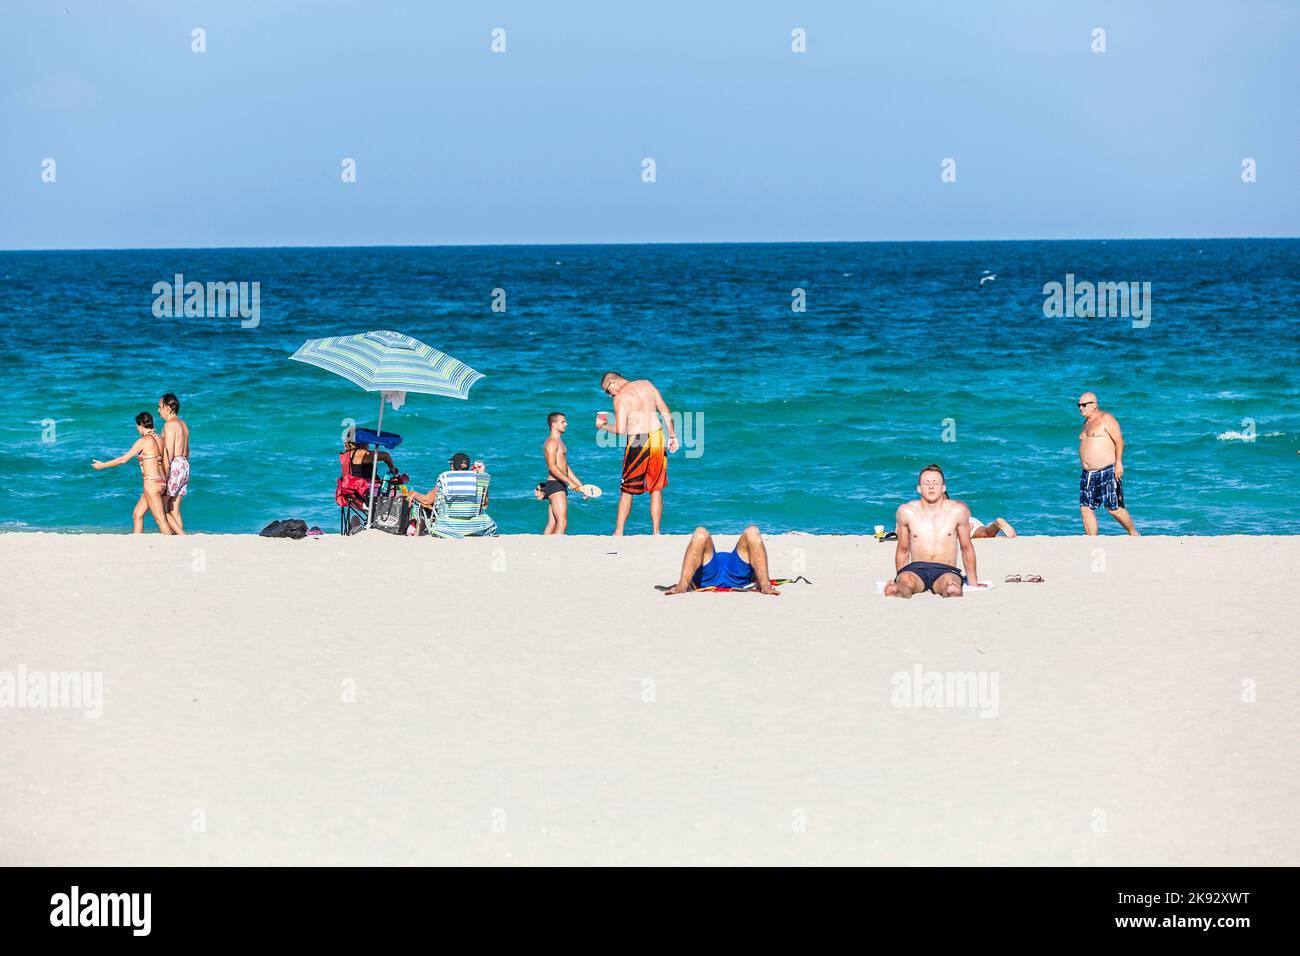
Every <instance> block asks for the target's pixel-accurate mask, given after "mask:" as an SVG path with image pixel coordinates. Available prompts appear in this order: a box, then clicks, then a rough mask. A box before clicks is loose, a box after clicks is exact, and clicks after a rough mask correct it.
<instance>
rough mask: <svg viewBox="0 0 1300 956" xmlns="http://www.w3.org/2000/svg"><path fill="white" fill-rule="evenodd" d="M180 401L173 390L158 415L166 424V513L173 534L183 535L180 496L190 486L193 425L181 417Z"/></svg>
mask: <svg viewBox="0 0 1300 956" xmlns="http://www.w3.org/2000/svg"><path fill="white" fill-rule="evenodd" d="M180 411H181V401H180V399H179V398H177V397H176V396H175V395H173V394H172V393H171V392H168V393H167V394H166V395H164V396H163V397H162V398H160V399H158V414H159V415H161V416H162V419H163V421H164V422H166V423H167V424H165V425H163V433H162V446H163V449H162V451H163V461H162V465H163V474H165V475H166V476H167V487H166V488H165V489H164V490H163V512H164V513H165V514H166V515H167V523H168V524H169V525H171V529H172V532H173V533H174V534H184V533H185V525H184V524H183V523H182V522H181V499H182V498H184V497H185V494H186V492H187V491H188V490H189V486H190V426H189V425H186V424H185V419H183V418H181V417H180Z"/></svg>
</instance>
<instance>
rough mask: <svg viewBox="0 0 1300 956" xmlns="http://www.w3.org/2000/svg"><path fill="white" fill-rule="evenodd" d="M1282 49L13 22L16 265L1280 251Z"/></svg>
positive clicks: (757, 19)
mask: <svg viewBox="0 0 1300 956" xmlns="http://www.w3.org/2000/svg"><path fill="white" fill-rule="evenodd" d="M64 9H67V10H68V13H63V12H62V11H63V10H64ZM194 27H203V28H204V29H205V30H206V31H207V52H206V53H203V54H197V53H193V52H191V49H190V47H191V30H192V28H194ZM494 27H502V28H504V29H505V30H506V31H507V33H506V38H507V40H506V42H507V52H506V53H504V54H493V53H491V52H490V49H489V43H490V32H491V30H492V29H493V28H494ZM795 27H802V28H804V29H806V30H807V36H808V52H807V53H805V54H795V53H792V52H791V50H790V31H791V30H792V29H793V28H795ZM1094 27H1103V28H1104V29H1105V30H1106V42H1107V50H1106V52H1105V53H1102V54H1098V53H1094V52H1092V50H1091V36H1090V34H1091V31H1092V29H1093V28H1094ZM1297 50H1300V3H1294V2H1289V0H1288V2H1268V0H1252V2H1239V3H1218V2H1203V3H1197V2H1183V3H1177V2H1144V3H1128V2H1124V3H1064V2H1059V3H1056V2H1054V3H1044V2H1038V0H1026V2H988V3H979V2H974V0H960V2H956V0H952V2H942V3H926V2H908V3H902V4H885V3H870V4H868V3H865V2H849V0H838V2H817V0H804V2H786V3H776V2H744V3H742V2H738V0H737V2H714V3H705V2H698V0H697V2H678V0H656V2H655V3H650V4H616V3H609V2H604V3H598V2H585V0H581V2H580V0H566V2H563V3H560V2H556V3H538V2H518V3H499V2H492V0H484V2H468V0H464V2H436V3H435V2H423V0H421V2H414V0H408V2H383V0H368V2H359V0H358V2H333V0H316V2H293V0H274V2H272V0H258V2H245V0H221V2H216V0H206V2H205V0H188V2H186V0H154V2H145V0H140V2H133V0H122V2H120V3H112V4H109V3H103V2H99V0H96V2H90V0H53V2H50V0H30V2H24V3H21V4H20V3H5V4H4V5H3V7H2V8H0V81H2V82H0V130H2V132H3V136H2V137H0V248H4V249H32V248H37V249H40V248H100V247H179V246H186V247H188V246H246V245H247V246H266V245H372V244H378V245H387V244H393V245H423V244H461V243H493V242H502V243H506V242H524V243H535V242H695V241H796V240H874V239H1001V238H1027V239H1032V238H1089V237H1114V238H1118V237H1166V236H1198V237H1200V236H1280V235H1286V236H1294V235H1297V234H1298V233H1300V228H1297V223H1298V222H1300V188H1297V182H1296V175H1297V173H1298V172H1300V123H1298V122H1297V117H1298V116H1300V96H1298V95H1297V94H1298V93H1300V70H1297V69H1296V68H1295V57H1296V53H1297ZM46 157H51V158H54V159H55V161H56V163H57V181H56V182H55V183H52V184H51V183H43V182H42V181H41V163H42V160H43V159H44V158H46ZM344 157H353V158H355V159H356V161H357V180H358V181H357V182H356V183H354V184H344V183H342V182H341V181H340V175H339V174H340V163H341V161H342V159H343V158H344ZM644 157H653V158H654V159H655V161H656V164H657V181H656V182H654V183H650V184H647V183H643V182H642V181H641V160H642V159H643V158H644ZM946 157H954V158H956V160H957V181H956V182H955V183H942V182H940V175H939V174H940V163H941V162H942V160H943V159H944V158H946ZM1246 157H1250V158H1253V159H1255V160H1256V162H1257V164H1258V167H1257V168H1258V181H1257V182H1255V183H1253V184H1249V185H1247V184H1244V183H1242V182H1241V161H1242V159H1243V158H1246Z"/></svg>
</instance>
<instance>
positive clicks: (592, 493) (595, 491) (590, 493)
mask: <svg viewBox="0 0 1300 956" xmlns="http://www.w3.org/2000/svg"><path fill="white" fill-rule="evenodd" d="M578 490H579V491H581V492H582V496H583V497H584V498H599V497H600V496H601V495H603V494H604V492H603V491H601V490H600V489H599V488H597V487H596V486H595V485H583V486H582V487H580V488H579V489H578Z"/></svg>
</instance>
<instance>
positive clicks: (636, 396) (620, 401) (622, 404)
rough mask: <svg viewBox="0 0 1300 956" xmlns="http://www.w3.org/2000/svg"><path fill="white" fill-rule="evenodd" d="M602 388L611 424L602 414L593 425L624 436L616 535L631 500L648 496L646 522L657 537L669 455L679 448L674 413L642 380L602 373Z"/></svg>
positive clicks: (650, 385) (652, 386) (621, 531)
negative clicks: (610, 401) (609, 402)
mask: <svg viewBox="0 0 1300 956" xmlns="http://www.w3.org/2000/svg"><path fill="white" fill-rule="evenodd" d="M600 389H601V391H603V392H605V393H606V394H607V395H609V396H610V397H612V398H613V399H614V423H613V424H612V425H611V424H610V423H609V422H608V421H606V420H605V419H606V416H605V414H604V413H603V412H602V413H601V414H599V415H597V416H596V427H597V428H598V429H599V430H601V431H603V432H608V433H610V434H615V435H626V436H627V449H626V451H625V452H624V453H623V482H622V487H621V488H620V491H621V494H620V495H619V496H618V520H617V522H616V524H615V525H614V534H616V535H621V534H622V533H623V526H624V525H625V524H626V523H627V518H628V515H630V514H631V513H632V496H633V495H643V494H646V493H647V492H648V493H649V495H650V524H651V526H652V528H653V530H654V533H655V534H658V533H659V523H660V519H661V518H662V517H663V511H664V498H663V490H664V488H665V486H667V484H668V455H670V454H672V453H673V452H675V451H676V450H677V433H676V432H675V431H674V429H673V418H672V412H670V411H669V410H668V405H667V404H666V403H665V402H664V399H663V396H662V395H660V394H659V389H657V388H655V387H654V383H653V382H650V381H648V380H646V379H639V380H637V381H635V382H629V381H628V380H627V379H625V378H624V377H623V376H622V375H619V374H618V373H617V372H606V373H605V374H604V376H603V377H602V378H601V380H600ZM660 417H662V418H663V422H664V425H665V426H666V427H667V429H668V441H667V442H666V443H665V442H664V433H663V429H661V428H660V427H659V419H660Z"/></svg>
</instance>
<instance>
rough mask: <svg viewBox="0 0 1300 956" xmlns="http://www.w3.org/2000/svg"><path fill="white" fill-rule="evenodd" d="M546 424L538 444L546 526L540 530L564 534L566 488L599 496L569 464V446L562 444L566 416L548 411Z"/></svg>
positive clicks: (589, 496)
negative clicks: (548, 430) (543, 463)
mask: <svg viewBox="0 0 1300 956" xmlns="http://www.w3.org/2000/svg"><path fill="white" fill-rule="evenodd" d="M546 424H548V425H550V426H551V434H550V437H548V438H547V439H546V442H545V443H544V444H543V445H542V453H543V454H545V455H546V481H545V482H543V483H542V497H543V498H545V499H546V504H547V510H546V530H545V531H543V532H542V534H564V533H565V531H566V530H567V529H568V527H569V489H570V488H572V489H573V490H574V491H576V492H578V493H579V494H580V495H582V497H583V499H584V500H585V499H587V498H599V497H600V489H599V488H597V487H596V486H595V485H584V484H583V483H582V481H581V479H579V478H578V476H577V475H576V474H574V472H573V469H572V468H570V467H569V450H568V449H567V448H565V447H564V438H563V437H562V436H563V435H564V432H565V429H567V428H568V427H569V420H568V419H567V418H565V417H564V414H563V413H562V412H551V414H549V415H547V416H546Z"/></svg>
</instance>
